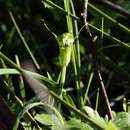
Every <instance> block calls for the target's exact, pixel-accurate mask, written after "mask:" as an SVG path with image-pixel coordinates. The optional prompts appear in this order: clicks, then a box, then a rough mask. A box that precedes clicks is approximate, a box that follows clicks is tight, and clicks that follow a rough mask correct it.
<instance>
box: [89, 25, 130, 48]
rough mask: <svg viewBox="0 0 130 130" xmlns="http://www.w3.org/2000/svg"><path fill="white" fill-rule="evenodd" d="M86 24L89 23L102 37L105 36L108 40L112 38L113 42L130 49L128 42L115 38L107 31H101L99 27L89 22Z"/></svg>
mask: <svg viewBox="0 0 130 130" xmlns="http://www.w3.org/2000/svg"><path fill="white" fill-rule="evenodd" d="M88 25H89V27H90V28H92V29H94V30H95V31H97V32H98V33H103V35H104V37H107V38H109V39H110V40H112V41H113V42H115V43H116V44H119V45H120V46H121V47H124V48H126V49H129V50H130V45H129V44H127V43H125V42H122V41H121V40H119V39H117V38H115V37H113V36H111V35H110V34H108V33H106V32H103V31H102V30H101V29H99V28H97V27H95V26H93V25H92V24H89V23H88Z"/></svg>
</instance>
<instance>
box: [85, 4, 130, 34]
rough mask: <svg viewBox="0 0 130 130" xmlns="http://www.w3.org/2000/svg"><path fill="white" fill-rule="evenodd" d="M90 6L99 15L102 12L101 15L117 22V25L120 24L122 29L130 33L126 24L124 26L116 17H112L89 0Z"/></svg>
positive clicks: (114, 22)
mask: <svg viewBox="0 0 130 130" xmlns="http://www.w3.org/2000/svg"><path fill="white" fill-rule="evenodd" d="M88 7H90V9H92V10H94V11H95V12H97V13H98V15H99V14H100V15H101V16H103V17H104V18H106V19H108V20H109V21H111V22H112V23H113V24H115V25H116V26H118V27H119V28H121V29H122V30H124V31H125V32H127V33H129V34H130V29H129V28H127V27H126V26H124V25H123V24H121V23H119V22H117V21H116V20H115V19H113V18H112V17H110V16H109V15H107V14H106V13H104V12H103V11H101V10H100V9H98V8H97V7H96V6H94V5H93V4H91V3H89V2H88Z"/></svg>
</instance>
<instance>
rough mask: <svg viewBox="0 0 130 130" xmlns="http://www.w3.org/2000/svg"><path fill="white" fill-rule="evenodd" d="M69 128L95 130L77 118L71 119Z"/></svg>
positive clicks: (73, 129)
mask: <svg viewBox="0 0 130 130" xmlns="http://www.w3.org/2000/svg"><path fill="white" fill-rule="evenodd" d="M67 128H68V130H94V129H93V128H92V127H91V126H90V125H88V124H87V123H84V122H82V121H81V120H79V119H76V118H71V119H70V120H69V121H68V122H67Z"/></svg>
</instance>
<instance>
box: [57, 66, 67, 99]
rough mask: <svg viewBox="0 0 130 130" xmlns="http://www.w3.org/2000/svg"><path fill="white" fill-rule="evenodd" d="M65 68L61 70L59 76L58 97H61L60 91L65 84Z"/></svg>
mask: <svg viewBox="0 0 130 130" xmlns="http://www.w3.org/2000/svg"><path fill="white" fill-rule="evenodd" d="M66 68H67V67H66V66H65V67H62V68H61V74H60V82H59V86H60V91H59V92H60V93H59V95H60V97H62V90H63V88H64V84H65V79H66Z"/></svg>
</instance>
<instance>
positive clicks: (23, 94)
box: [15, 55, 25, 99]
mask: <svg viewBox="0 0 130 130" xmlns="http://www.w3.org/2000/svg"><path fill="white" fill-rule="evenodd" d="M15 59H16V64H17V66H18V67H21V65H20V61H19V58H18V55H16V56H15ZM19 79H20V80H19V88H20V94H21V97H22V99H25V89H24V81H23V77H22V76H21V75H20V76H19Z"/></svg>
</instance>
